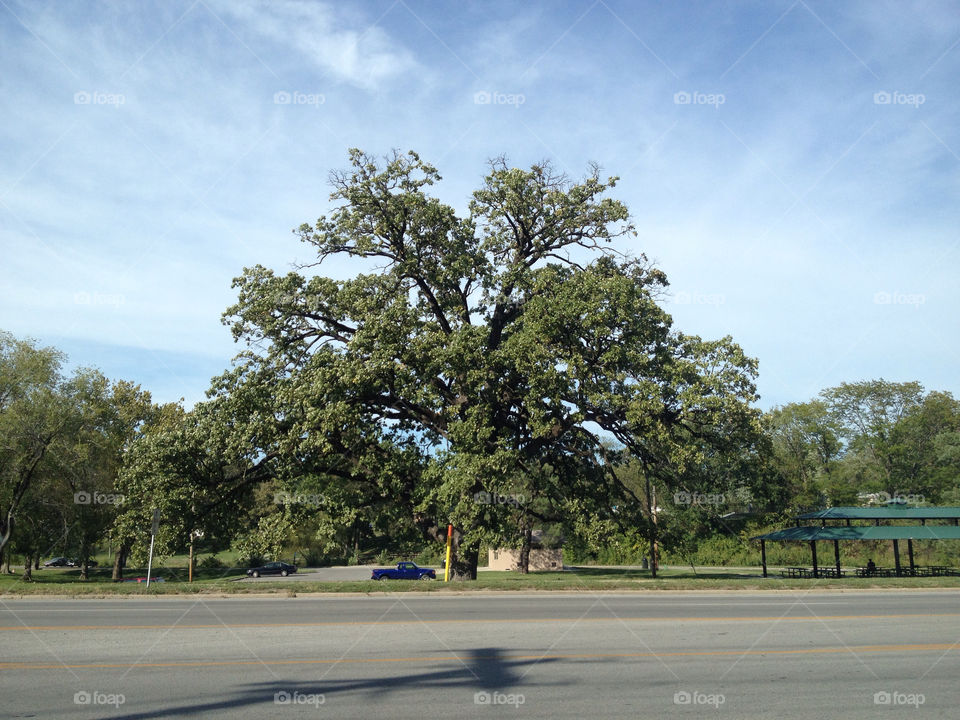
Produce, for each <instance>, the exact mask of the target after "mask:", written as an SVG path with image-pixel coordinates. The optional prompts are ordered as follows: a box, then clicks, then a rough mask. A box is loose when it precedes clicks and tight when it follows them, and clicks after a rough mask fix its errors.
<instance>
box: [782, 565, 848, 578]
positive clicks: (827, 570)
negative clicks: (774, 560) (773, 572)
mask: <svg viewBox="0 0 960 720" xmlns="http://www.w3.org/2000/svg"><path fill="white" fill-rule="evenodd" d="M846 574H847V571H846V570H840V571H839V572H838V571H837V569H836V568H835V567H818V568H817V570H816V572H814V570H813V568H808V567H785V568H784V569H783V570H781V571H780V575H781V576H782V577H785V578H812V577H844V576H845V575H846Z"/></svg>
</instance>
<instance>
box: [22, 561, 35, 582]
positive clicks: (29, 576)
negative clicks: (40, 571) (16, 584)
mask: <svg viewBox="0 0 960 720" xmlns="http://www.w3.org/2000/svg"><path fill="white" fill-rule="evenodd" d="M20 579H21V580H22V581H23V582H33V557H32V556H30V555H27V556H26V557H25V558H24V561H23V577H22V578H20Z"/></svg>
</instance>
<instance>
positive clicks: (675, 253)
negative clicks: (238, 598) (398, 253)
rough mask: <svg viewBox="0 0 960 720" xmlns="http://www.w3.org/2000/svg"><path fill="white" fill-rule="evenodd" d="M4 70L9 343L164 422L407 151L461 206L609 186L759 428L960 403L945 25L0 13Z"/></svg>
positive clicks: (865, 18) (626, 12) (339, 8)
mask: <svg viewBox="0 0 960 720" xmlns="http://www.w3.org/2000/svg"><path fill="white" fill-rule="evenodd" d="M0 63H2V69H3V72H2V75H0V103H2V109H3V117H4V122H3V123H0V157H2V158H3V162H2V163H0V257H2V264H3V282H2V285H0V328H3V329H6V330H9V331H11V332H13V333H14V334H16V335H18V336H30V337H33V338H36V339H37V340H39V341H40V342H42V343H44V344H52V345H56V346H58V347H60V348H62V349H63V350H65V351H66V352H68V353H69V355H70V361H71V363H72V364H73V365H92V366H97V367H99V368H101V369H102V370H103V371H104V372H105V373H106V374H107V375H108V376H110V377H112V378H116V379H120V378H124V379H130V380H133V381H136V382H139V383H141V384H142V385H143V387H144V388H146V389H148V390H150V391H151V392H152V393H153V394H154V398H155V399H156V400H159V401H169V400H176V399H178V398H180V397H183V398H185V400H186V402H187V403H188V404H191V403H193V402H195V401H197V400H200V399H202V398H203V395H204V391H205V390H206V388H207V387H208V385H209V379H210V377H211V376H213V375H215V374H218V373H220V372H221V371H222V370H223V369H225V368H226V367H227V366H228V364H229V362H230V359H231V357H232V356H233V355H234V354H235V353H236V352H237V351H238V350H239V349H240V348H238V347H237V346H236V345H234V344H233V342H232V340H231V338H230V334H229V331H228V330H227V328H225V327H224V326H222V324H221V322H220V316H221V313H222V312H223V310H224V309H225V308H226V307H227V306H229V305H230V304H231V303H232V302H233V300H234V297H235V296H234V292H233V290H232V289H231V286H230V285H231V280H232V278H234V277H235V276H237V275H239V274H240V273H241V272H242V269H243V267H245V266H250V265H253V264H256V263H260V264H263V265H267V266H269V267H273V268H274V269H276V270H278V271H281V272H282V271H286V270H287V269H289V268H290V265H291V263H293V262H297V261H300V262H303V261H309V260H310V259H311V255H310V253H309V248H307V246H304V245H302V244H301V243H299V241H298V240H297V239H296V238H295V237H294V236H293V234H292V233H291V232H290V230H291V229H292V228H293V227H296V226H298V225H300V224H301V223H303V222H313V221H314V220H316V218H317V217H318V216H319V215H321V214H323V213H325V212H327V211H328V210H329V207H330V205H329V201H328V195H329V186H328V184H327V178H328V173H329V172H330V170H332V169H339V168H343V167H345V166H346V165H347V148H349V147H360V148H362V149H364V150H366V151H368V152H371V153H376V154H383V153H386V152H388V151H389V150H391V149H392V148H398V149H401V150H407V149H413V150H416V151H417V152H419V153H420V154H421V156H422V157H423V158H424V159H426V160H428V161H430V162H432V163H434V164H435V165H436V166H437V167H438V168H439V170H440V172H441V174H442V175H443V176H444V182H443V183H442V184H441V185H440V186H438V187H437V188H436V192H437V194H438V195H439V196H440V197H441V198H442V199H443V200H445V201H446V202H448V203H450V204H451V205H453V206H454V207H456V208H458V209H459V210H461V211H462V210H464V209H465V208H466V204H467V202H468V200H469V195H470V192H471V191H472V190H473V189H474V188H476V187H477V186H478V185H479V182H480V179H481V178H482V176H483V175H484V173H485V170H486V162H487V160H488V159H489V158H491V157H494V156H497V155H501V154H504V155H506V156H507V157H508V158H509V160H510V161H511V163H512V164H515V165H518V166H528V165H530V164H531V163H533V162H536V161H540V160H543V159H550V160H551V161H552V162H553V163H554V164H555V165H556V167H557V168H559V169H561V170H564V171H566V172H567V173H569V174H570V175H571V176H572V177H579V176H582V175H583V174H584V173H585V172H586V170H587V167H588V163H590V162H591V161H596V162H598V163H600V164H601V165H602V167H603V168H604V171H605V172H607V173H609V174H613V175H618V176H620V178H621V181H620V184H619V185H618V187H617V189H616V191H615V195H616V197H618V198H619V199H621V200H623V201H624V202H626V203H627V205H628V207H629V208H630V210H631V212H632V214H633V217H634V222H635V224H636V226H637V229H638V237H637V238H631V239H630V240H629V241H627V240H624V241H623V242H621V243H620V248H621V249H623V250H627V251H630V252H633V253H641V252H642V253H646V254H647V256H648V257H650V258H651V259H652V260H654V261H656V263H657V264H658V265H659V266H660V267H661V268H662V269H663V270H664V271H665V272H666V273H667V275H668V278H669V279H670V282H671V287H670V293H671V295H670V297H669V298H668V299H667V300H666V305H667V309H668V310H669V311H670V312H671V314H672V315H673V317H674V320H675V324H676V326H677V327H678V328H679V329H681V330H683V331H685V332H689V333H696V334H699V335H702V336H704V337H708V338H713V337H719V336H723V335H726V334H730V335H732V336H733V337H734V338H735V339H736V340H737V341H738V342H739V343H740V344H741V345H742V346H743V347H744V349H745V350H746V351H747V352H748V353H749V354H750V355H752V356H754V357H757V358H758V359H759V361H760V378H759V389H760V392H761V395H762V400H761V403H760V404H761V406H762V407H770V406H771V405H775V404H782V403H786V402H792V401H802V400H806V399H809V398H810V397H812V396H813V395H815V394H816V393H817V392H818V391H819V390H821V389H822V388H824V387H828V386H831V385H835V384H837V383H840V382H844V381H856V380H862V379H868V378H877V377H884V378H886V379H888V380H897V381H906V380H919V381H920V382H922V383H923V384H924V385H925V386H926V387H927V388H928V389H942V390H949V391H952V392H953V393H954V394H958V395H960V381H958V373H957V369H958V367H960V319H958V318H960V314H958V313H957V307H958V305H960V303H958V301H960V289H958V282H957V279H958V276H960V273H958V268H960V249H958V244H960V237H958V232H960V203H958V202H957V197H958V191H960V122H958V120H960V117H958V110H960V97H958V92H960V91H958V89H957V77H958V76H960V72H958V71H960V13H958V12H957V11H956V5H954V4H951V3H926V2H924V3H908V2H890V3H882V2H862V3H854V2H842V3H836V2H789V1H787V2H756V3H749V2H737V3H719V2H709V3H708V2H704V3H646V2H644V3H636V2H613V1H612V0H599V1H598V2H590V1H587V2H570V3H554V2H543V3H523V4H515V3H507V2H505V3H474V4H463V6H461V4H459V3H450V4H443V3H419V2H411V1H407V2H405V1H403V0H400V1H398V2H372V3H350V4H333V3H323V2H292V1H280V2H272V3H258V2H229V1H227V0H224V1H223V2H219V1H215V0H198V1H197V2H189V1H188V2H165V3H157V4H149V3H112V4H110V3H97V4H93V3H89V4H87V3H69V4H68V3H58V2H50V3H44V2H29V3H23V4H21V3H17V2H11V1H10V0H2V1H0ZM355 271H356V268H355V267H354V268H351V266H350V264H349V263H346V262H344V263H341V264H340V265H336V266H330V269H329V270H328V272H329V273H330V274H338V275H339V276H343V277H345V276H349V275H351V274H353V273H354V272H355Z"/></svg>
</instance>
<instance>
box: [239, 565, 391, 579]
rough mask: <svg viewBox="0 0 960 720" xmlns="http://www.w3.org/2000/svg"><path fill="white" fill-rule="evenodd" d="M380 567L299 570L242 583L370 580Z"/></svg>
mask: <svg viewBox="0 0 960 720" xmlns="http://www.w3.org/2000/svg"><path fill="white" fill-rule="evenodd" d="M374 567H380V566H379V565H343V566H338V567H325V568H297V571H296V572H295V573H294V574H293V575H288V576H287V577H280V576H279V575H264V576H262V577H258V578H251V577H248V578H241V581H242V582H252V583H253V582H273V581H276V580H283V581H284V582H288V581H290V580H298V581H301V582H303V581H313V582H317V581H331V580H333V581H343V580H369V579H370V571H371V570H372V569H373V568H374Z"/></svg>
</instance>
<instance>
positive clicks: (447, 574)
mask: <svg viewBox="0 0 960 720" xmlns="http://www.w3.org/2000/svg"><path fill="white" fill-rule="evenodd" d="M452 541H453V523H450V524H449V525H447V561H446V562H445V563H444V564H443V581H444V582H449V581H450V544H451V542H452Z"/></svg>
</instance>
